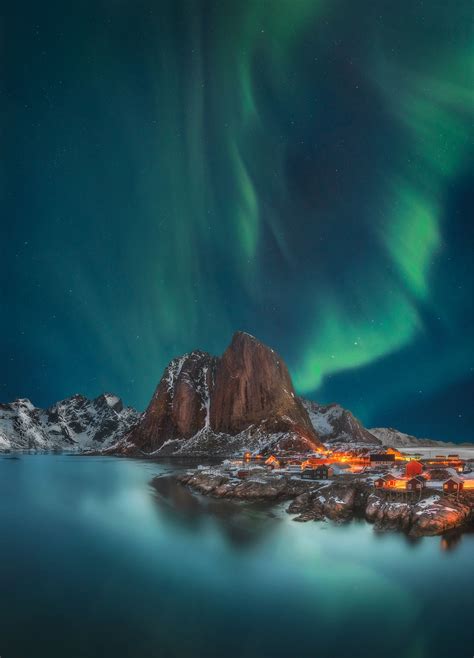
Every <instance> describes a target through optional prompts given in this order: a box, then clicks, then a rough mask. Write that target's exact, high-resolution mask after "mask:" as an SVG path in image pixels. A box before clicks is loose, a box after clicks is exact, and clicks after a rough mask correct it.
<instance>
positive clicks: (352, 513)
mask: <svg viewBox="0 0 474 658" xmlns="http://www.w3.org/2000/svg"><path fill="white" fill-rule="evenodd" d="M177 480H178V481H179V482H180V483H181V484H182V485H184V486H187V487H189V488H191V489H192V490H193V491H195V492H198V493H200V494H204V495H207V496H213V497H216V498H224V499H231V500H232V499H233V500H240V501H267V502H284V501H291V502H290V504H289V507H288V508H287V512H288V513H289V514H295V515H296V516H295V519H294V520H295V521H302V522H304V521H322V520H326V519H328V520H331V521H336V522H346V521H350V520H352V519H354V518H361V519H365V520H366V521H368V522H369V523H372V524H374V526H375V528H376V529H377V530H398V531H402V532H405V533H407V534H408V535H410V536H412V537H422V536H432V535H441V534H443V533H445V532H447V531H449V530H454V529H464V528H466V529H467V528H468V527H470V526H472V524H473V523H474V492H463V493H462V494H460V495H459V498H456V497H455V496H444V495H443V494H442V493H441V492H437V491H434V490H428V491H426V492H424V493H423V495H422V496H421V498H418V497H416V498H415V499H413V500H406V499H405V500H404V499H402V498H397V497H393V496H391V495H387V494H386V493H384V492H379V491H374V488H373V486H372V485H371V484H370V483H369V482H367V480H365V479H362V478H358V477H357V476H342V477H339V478H338V480H337V482H335V481H327V482H325V481H316V482H315V481H311V482H309V481H304V480H302V479H300V478H296V477H285V476H279V477H271V478H265V477H255V478H248V479H245V480H238V479H236V478H233V477H231V476H227V475H225V474H222V473H219V471H218V470H216V469H208V470H196V471H190V472H187V473H183V474H180V475H178V476H177Z"/></svg>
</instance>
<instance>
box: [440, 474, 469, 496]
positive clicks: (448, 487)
mask: <svg viewBox="0 0 474 658" xmlns="http://www.w3.org/2000/svg"><path fill="white" fill-rule="evenodd" d="M463 489H464V480H461V478H458V477H457V476H456V475H453V476H452V477H450V478H449V479H448V480H446V482H444V483H443V491H444V492H445V493H459V492H460V491H462V490H463Z"/></svg>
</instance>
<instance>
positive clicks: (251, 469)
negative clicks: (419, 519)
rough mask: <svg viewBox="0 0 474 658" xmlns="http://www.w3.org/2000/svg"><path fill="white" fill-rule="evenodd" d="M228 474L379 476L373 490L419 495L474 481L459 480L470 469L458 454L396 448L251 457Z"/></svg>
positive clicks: (472, 486)
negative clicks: (425, 454)
mask: <svg viewBox="0 0 474 658" xmlns="http://www.w3.org/2000/svg"><path fill="white" fill-rule="evenodd" d="M227 470H229V472H232V473H234V475H236V476H237V477H238V478H241V479H244V478H247V477H248V476H249V475H254V474H255V475H258V473H266V474H275V475H286V476H293V477H301V478H302V479H304V480H328V479H330V478H333V477H335V476H338V475H339V474H342V473H364V474H367V475H369V476H370V474H372V473H374V474H379V475H378V477H376V478H375V479H374V480H373V485H374V487H375V489H378V490H381V491H388V492H391V491H392V492H399V493H405V494H418V495H419V496H421V493H422V492H423V490H424V489H425V488H426V487H428V486H429V487H431V488H439V489H442V490H443V491H444V493H446V494H452V493H456V494H458V493H459V492H461V491H463V490H465V489H474V478H473V479H466V478H463V477H461V476H462V475H463V474H466V473H468V472H470V471H471V465H470V464H469V463H468V462H465V461H464V460H462V459H460V457H459V455H457V454H454V453H453V454H449V455H447V456H444V455H437V456H436V457H428V458H423V457H421V455H408V454H405V453H403V452H401V451H400V450H397V449H395V448H387V449H386V450H384V451H382V450H380V451H379V452H373V453H369V452H368V451H365V452H364V451H359V452H357V453H350V452H333V451H330V450H327V451H322V452H320V453H314V454H311V455H308V454H306V455H303V454H302V455H294V454H291V455H288V454H284V453H283V454H280V453H277V454H270V455H268V454H267V455H261V454H252V453H251V452H248V451H247V452H245V453H244V454H243V456H242V460H235V461H234V462H229V463H228V468H227Z"/></svg>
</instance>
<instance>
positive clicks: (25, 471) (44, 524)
mask: <svg viewBox="0 0 474 658" xmlns="http://www.w3.org/2000/svg"><path fill="white" fill-rule="evenodd" d="M171 470H172V466H171V465H162V464H154V463H153V464H152V463H147V462H145V463H143V462H139V461H129V460H121V459H112V458H77V457H68V456H26V457H22V458H21V459H18V460H13V459H5V458H0V656H1V657H2V658H42V657H44V658H56V657H57V658H76V657H77V658H84V657H88V656H94V657H95V656H97V657H99V656H100V657H101V658H107V657H109V656H114V657H122V656H127V657H128V656H129V657H131V658H142V657H147V658H149V657H151V656H157V657H158V656H159V657H160V658H166V657H168V656H173V657H174V656H176V657H178V656H179V657H188V656H200V657H202V658H207V657H210V656H220V657H221V656H222V657H226V658H233V657H237V656H239V657H242V658H257V657H258V658H262V657H267V656H268V657H269V658H276V657H279V656H287V657H289V656H295V657H306V656H314V657H316V656H318V657H324V658H325V657H329V656H333V657H334V658H345V657H346V656H347V657H349V656H351V657H354V656H364V657H367V656H368V657H370V658H372V657H375V656H379V655H380V656H383V657H384V658H391V657H392V656H393V657H395V656H396V657H397V658H405V657H406V658H424V657H425V656H426V657H427V658H428V657H430V658H434V657H436V658H438V657H439V658H447V657H448V656H456V658H464V657H466V658H471V656H472V655H474V631H473V622H474V619H473V603H474V565H473V562H474V536H473V535H465V536H463V537H462V539H461V540H460V541H459V542H458V543H456V542H451V543H450V542H441V541H440V538H425V539H422V540H421V541H418V542H416V543H410V542H408V541H407V539H405V538H404V537H403V536H400V535H396V534H389V535H388V534H385V535H382V536H381V535H376V534H375V533H374V532H373V529H372V528H371V527H370V526H368V525H366V524H365V523H353V524H351V525H349V526H345V527H335V526H333V525H331V524H327V523H323V524H317V523H307V524H298V523H294V522H293V521H292V520H291V518H290V517H289V516H288V515H287V514H284V513H282V512H281V509H277V510H273V511H271V510H268V509H264V508H259V507H256V506H242V505H236V504H231V503H225V504H224V503H222V502H220V501H212V500H209V499H200V498H197V497H194V496H192V495H190V494H189V493H188V492H187V491H186V490H185V489H183V488H181V487H177V486H173V485H172V483H171V482H170V481H168V480H166V479H163V481H162V486H161V487H160V491H159V492H156V491H155V490H153V489H152V488H150V486H149V481H150V479H151V478H152V476H153V475H155V474H160V473H163V474H164V473H166V472H170V471H171ZM443 546H444V547H445V549H446V548H447V547H450V550H442V547H443Z"/></svg>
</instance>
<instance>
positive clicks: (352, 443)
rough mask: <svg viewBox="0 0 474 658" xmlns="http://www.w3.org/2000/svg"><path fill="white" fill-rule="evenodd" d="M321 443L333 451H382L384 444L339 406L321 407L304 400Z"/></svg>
mask: <svg viewBox="0 0 474 658" xmlns="http://www.w3.org/2000/svg"><path fill="white" fill-rule="evenodd" d="M302 403H303V406H304V407H305V409H306V411H307V412H308V415H309V418H310V420H311V423H312V425H313V427H314V429H315V430H316V432H317V433H318V435H319V436H320V438H321V441H323V442H324V444H325V445H326V446H327V447H328V448H330V449H332V450H367V449H377V448H378V449H380V448H381V447H382V442H381V441H380V439H379V438H378V437H376V436H375V435H374V434H373V433H372V432H371V431H370V430H367V429H365V427H364V426H363V425H362V423H361V422H360V421H359V420H357V418H356V417H355V416H354V415H353V414H352V413H351V412H350V411H348V410H347V409H344V408H343V407H341V406H340V405H339V404H328V405H321V404H318V403H317V402H312V401H310V400H302Z"/></svg>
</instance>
